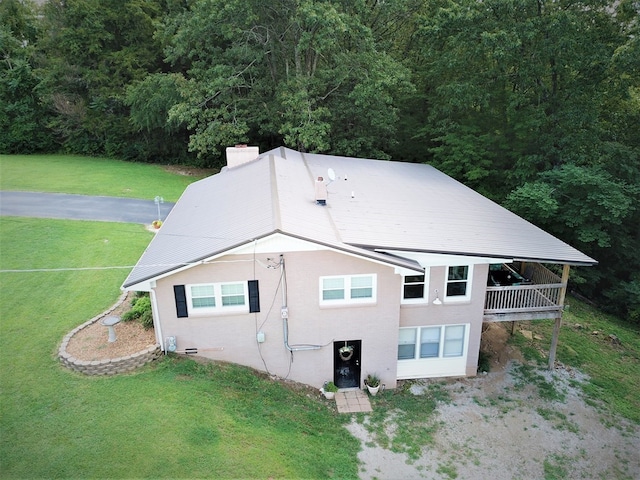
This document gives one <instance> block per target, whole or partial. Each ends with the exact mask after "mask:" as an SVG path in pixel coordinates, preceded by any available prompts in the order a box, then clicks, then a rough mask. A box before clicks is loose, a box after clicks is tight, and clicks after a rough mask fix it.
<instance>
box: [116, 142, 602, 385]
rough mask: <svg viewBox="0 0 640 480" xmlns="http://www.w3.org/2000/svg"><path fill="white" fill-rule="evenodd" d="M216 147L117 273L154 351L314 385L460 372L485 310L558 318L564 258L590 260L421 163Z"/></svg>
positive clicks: (467, 366) (468, 365)
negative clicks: (136, 301)
mask: <svg viewBox="0 0 640 480" xmlns="http://www.w3.org/2000/svg"><path fill="white" fill-rule="evenodd" d="M227 155H228V166H227V167H225V168H224V169H223V170H222V171H221V172H220V173H218V174H217V175H213V176H211V177H209V178H206V179H203V180H201V181H198V182H195V183H193V184H192V185H190V186H189V187H188V188H187V189H186V190H185V192H184V194H183V195H182V197H181V198H180V200H179V201H178V202H177V204H176V205H175V207H174V208H173V210H172V211H171V213H170V214H169V216H168V218H167V219H166V221H165V223H164V225H163V226H162V228H161V229H160V230H159V231H158V233H157V234H156V236H155V238H154V239H153V240H152V242H151V243H150V244H149V246H148V248H147V249H146V251H145V252H144V254H143V255H142V257H141V258H140V260H139V261H138V263H137V265H136V266H135V267H134V268H133V270H132V271H131V273H130V275H129V276H128V278H127V279H126V281H125V282H124V284H123V289H124V290H133V291H147V292H150V295H151V303H152V308H153V318H154V325H155V332H156V335H157V339H158V342H159V343H160V345H161V346H162V349H163V351H165V352H177V353H185V354H189V353H197V354H198V355H201V356H204V357H208V358H211V359H216V360H221V361H227V362H234V363H238V364H242V365H247V366H250V367H253V368H255V369H258V370H262V371H265V372H267V373H269V374H272V375H275V376H278V377H281V378H288V379H292V380H296V381H298V382H302V383H306V384H309V385H312V386H316V387H320V386H322V385H323V383H324V382H326V381H328V380H334V381H335V383H336V384H337V385H338V386H339V387H342V388H347V387H358V386H361V385H362V380H363V379H364V378H365V376H366V375H367V374H368V373H376V374H378V376H380V377H381V379H382V382H383V383H385V384H386V386H387V388H394V387H395V386H396V382H397V380H399V379H409V378H423V377H446V376H465V375H467V376H472V375H475V374H476V371H477V363H478V353H479V346H480V336H481V331H482V325H483V322H487V321H506V320H508V321H514V320H522V319H542V318H550V319H558V320H559V318H560V316H561V312H562V304H563V300H564V292H565V289H566V282H567V278H568V272H569V265H593V264H595V263H596V262H595V261H594V260H593V259H592V258H589V257H588V256H586V255H584V254H583V253H581V252H579V251H578V250H576V249H574V248H572V247H571V246H569V245H567V244H565V243H564V242H562V241H560V240H558V239H557V238H555V237H553V236H552V235H550V234H548V233H546V232H544V231H543V230H541V229H539V228H537V227H536V226H534V225H532V224H531V223H529V222H527V221H525V220H523V219H522V218H520V217H518V216H517V215H515V214H513V213H511V212H509V211H508V210H506V209H504V208H502V207H501V206H499V205H497V204H496V203H494V202H492V201H490V200H488V199H487V198H485V197H483V196H482V195H480V194H478V193H476V192H474V191H473V190H471V189H469V188H467V187H465V186H464V185H462V184H461V183H459V182H457V181H455V180H453V179H452V178H450V177H448V176H447V175H445V174H443V173H441V172H440V171H438V170H436V169H435V168H433V167H431V166H429V165H424V164H411V163H400V162H388V161H378V160H367V159H358V158H345V157H337V156H331V155H319V154H309V153H300V152H297V151H294V150H290V149H286V148H278V149H275V150H272V151H269V152H266V153H263V154H261V155H258V151H257V149H256V148H255V147H232V148H230V149H228V150H227ZM545 264H552V265H560V266H563V276H562V277H559V276H557V275H556V274H554V273H552V272H551V271H550V270H548V269H547V268H546V267H545V266H544V265H545ZM558 326H559V323H558Z"/></svg>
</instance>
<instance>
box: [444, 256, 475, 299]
mask: <svg viewBox="0 0 640 480" xmlns="http://www.w3.org/2000/svg"><path fill="white" fill-rule="evenodd" d="M470 279H471V266H469V265H455V266H451V267H448V269H447V286H446V299H447V300H454V301H455V300H461V301H462V300H469V299H470V298H471V288H470V287H471V285H470Z"/></svg>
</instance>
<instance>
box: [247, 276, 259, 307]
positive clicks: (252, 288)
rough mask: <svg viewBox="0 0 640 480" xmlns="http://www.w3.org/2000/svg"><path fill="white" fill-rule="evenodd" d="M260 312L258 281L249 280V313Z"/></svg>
mask: <svg viewBox="0 0 640 480" xmlns="http://www.w3.org/2000/svg"><path fill="white" fill-rule="evenodd" d="M259 311H260V291H259V290H258V280H249V312H250V313H254V312H259Z"/></svg>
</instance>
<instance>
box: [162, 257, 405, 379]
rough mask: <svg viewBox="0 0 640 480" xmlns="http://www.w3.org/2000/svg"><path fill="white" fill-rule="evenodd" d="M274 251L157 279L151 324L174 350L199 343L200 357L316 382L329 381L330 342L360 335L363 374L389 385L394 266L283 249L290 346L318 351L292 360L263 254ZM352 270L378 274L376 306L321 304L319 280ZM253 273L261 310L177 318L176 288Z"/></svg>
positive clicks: (274, 278)
mask: <svg viewBox="0 0 640 480" xmlns="http://www.w3.org/2000/svg"><path fill="white" fill-rule="evenodd" d="M279 256H280V254H279V252H278V253H273V254H260V255H259V257H256V261H255V262H254V260H253V256H252V255H229V256H224V257H221V258H218V259H216V260H215V261H214V262H213V263H211V264H206V265H199V266H197V267H193V268H190V269H188V270H184V271H182V272H179V273H176V274H174V275H171V276H169V277H166V278H164V279H161V280H158V282H157V285H156V287H155V292H156V295H155V296H156V298H157V301H158V310H157V315H156V316H157V318H156V321H157V322H158V321H159V323H160V329H159V330H161V331H162V336H163V337H164V338H167V337H170V336H175V337H176V339H177V347H178V351H184V350H185V349H188V348H197V349H198V355H202V356H205V357H208V358H212V359H215V360H222V361H229V362H234V363H239V364H242V365H247V366H250V367H253V368H256V369H259V370H266V371H267V372H268V373H270V374H273V375H277V376H279V377H286V378H290V379H292V380H296V381H300V382H304V383H307V384H310V385H314V386H318V387H320V386H322V384H323V383H324V382H325V381H327V380H332V379H333V355H334V353H333V352H334V351H333V343H334V342H338V341H350V340H360V341H361V342H362V357H361V368H362V376H363V377H364V376H365V375H366V374H367V373H370V372H375V373H377V374H378V375H380V377H381V378H382V381H383V382H384V383H385V384H386V385H387V387H388V388H393V387H395V384H396V380H395V379H396V355H397V350H396V349H397V335H398V319H399V310H400V294H399V292H400V290H401V281H402V277H401V276H400V275H397V274H395V273H394V268H393V267H389V266H386V265H382V264H378V263H375V262H371V261H368V260H363V259H360V258H357V257H353V256H350V255H345V254H341V253H337V252H333V251H328V250H327V251H319V252H292V253H286V254H284V261H285V269H286V284H287V306H288V312H289V320H288V324H289V344H290V345H300V344H305V345H308V344H313V345H322V348H319V349H317V350H306V351H296V352H293V361H291V360H292V355H291V354H290V352H289V351H288V350H287V349H286V348H285V345H284V333H283V321H282V318H281V314H280V310H281V307H282V305H283V300H282V291H281V290H279V289H278V283H279V281H280V275H281V271H280V269H279V268H265V266H266V265H267V264H269V261H268V260H267V258H272V259H274V260H276V261H277V260H278V259H279ZM254 272H255V273H254ZM353 274H375V275H376V277H377V294H376V298H377V301H376V303H375V304H371V305H363V306H357V305H349V306H331V307H324V306H322V307H321V306H320V304H319V289H320V287H319V281H320V277H322V276H331V275H353ZM254 275H255V277H254ZM254 278H255V279H257V280H258V281H259V288H260V306H261V311H260V312H258V313H240V314H231V315H205V316H192V315H191V316H189V318H177V314H176V307H175V301H174V293H173V286H174V285H188V284H197V283H215V282H230V281H247V280H251V279H254ZM272 305H273V307H272ZM257 331H262V332H264V334H265V342H264V343H262V344H258V343H257V341H256V332H257ZM265 365H266V368H265Z"/></svg>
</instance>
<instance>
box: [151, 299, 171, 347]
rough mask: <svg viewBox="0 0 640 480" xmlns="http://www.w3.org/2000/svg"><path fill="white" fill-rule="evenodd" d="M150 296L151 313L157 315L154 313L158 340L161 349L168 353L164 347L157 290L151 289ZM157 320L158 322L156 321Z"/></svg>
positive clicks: (154, 324)
mask: <svg viewBox="0 0 640 480" xmlns="http://www.w3.org/2000/svg"><path fill="white" fill-rule="evenodd" d="M149 296H150V297H151V305H152V307H151V313H152V314H154V313H155V315H153V328H154V329H155V331H156V332H157V333H156V340H157V341H158V343H159V344H160V350H162V352H163V353H165V354H166V353H167V351H166V350H165V349H164V339H163V336H162V327H161V326H160V313H159V312H158V302H157V300H156V291H155V289H153V288H150V289H149ZM156 320H157V322H156Z"/></svg>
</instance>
